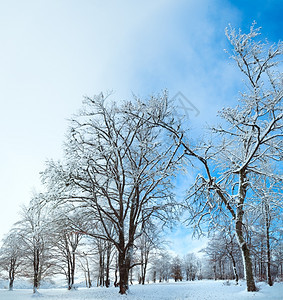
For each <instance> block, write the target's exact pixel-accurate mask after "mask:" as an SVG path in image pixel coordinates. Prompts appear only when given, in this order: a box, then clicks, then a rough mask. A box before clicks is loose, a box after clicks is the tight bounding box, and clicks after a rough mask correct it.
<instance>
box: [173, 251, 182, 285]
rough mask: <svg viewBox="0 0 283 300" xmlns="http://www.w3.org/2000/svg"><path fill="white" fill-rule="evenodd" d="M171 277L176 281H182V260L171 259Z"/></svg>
mask: <svg viewBox="0 0 283 300" xmlns="http://www.w3.org/2000/svg"><path fill="white" fill-rule="evenodd" d="M171 277H172V278H173V279H174V280H175V282H176V281H182V280H183V274H182V260H181V259H180V257H179V256H176V257H174V258H173V259H172V263H171Z"/></svg>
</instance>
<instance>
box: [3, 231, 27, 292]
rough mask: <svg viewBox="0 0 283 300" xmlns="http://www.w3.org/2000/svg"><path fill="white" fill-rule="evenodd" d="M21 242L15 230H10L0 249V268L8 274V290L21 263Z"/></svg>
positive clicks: (12, 284) (11, 288)
mask: <svg viewBox="0 0 283 300" xmlns="http://www.w3.org/2000/svg"><path fill="white" fill-rule="evenodd" d="M20 243H21V240H20V238H19V235H18V233H17V231H16V230H13V229H12V230H11V231H10V232H9V233H8V235H7V236H6V237H5V238H4V239H3V244H2V247H1V249H0V268H1V269H3V270H5V271H6V272H8V278H9V290H10V291H12V290H13V287H14V280H15V276H16V274H18V273H19V271H20V267H21V265H22V263H23V253H22V252H21V249H20V247H19V245H20Z"/></svg>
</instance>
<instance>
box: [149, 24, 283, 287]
mask: <svg viewBox="0 0 283 300" xmlns="http://www.w3.org/2000/svg"><path fill="white" fill-rule="evenodd" d="M226 35H227V37H228V39H229V41H230V42H231V44H232V46H233V56H232V58H233V59H234V60H235V61H236V63H237V65H238V67H239V69H240V71H241V72H242V74H243V75H244V76H245V78H246V91H245V92H243V93H242V95H241V102H240V103H239V105H238V106H237V107H236V108H225V109H223V110H222V112H221V113H220V115H221V117H222V118H223V120H224V121H225V124H227V126H226V125H225V126H224V125H223V126H220V127H218V128H213V131H212V132H213V134H214V143H213V142H210V141H209V140H206V141H203V142H201V143H200V144H198V145H193V143H192V142H191V141H190V140H189V138H188V136H187V132H185V131H183V130H182V129H181V125H180V124H179V123H176V122H174V120H172V117H171V119H168V120H167V122H164V119H161V118H160V116H164V114H165V113H166V112H167V110H166V104H163V105H160V101H157V102H156V103H157V104H156V113H155V124H158V125H159V126H161V127H163V128H166V129H167V130H168V131H169V132H170V133H172V135H173V136H174V137H175V138H176V139H177V140H181V143H182V146H183V149H184V153H185V155H186V157H187V158H188V159H189V161H190V162H191V163H192V164H194V165H197V166H198V167H199V168H201V166H202V167H203V173H201V174H199V175H198V176H197V178H196V181H195V183H194V185H193V186H192V188H191V189H190V192H189V196H188V199H189V202H188V208H189V212H190V214H191V218H190V220H191V221H192V222H193V223H194V224H195V225H196V227H198V228H200V225H201V223H202V222H209V223H208V224H209V226H210V227H211V228H214V227H215V225H217V224H220V223H222V222H223V221H224V219H226V220H227V217H228V219H230V220H231V222H232V223H233V224H234V230H235V233H236V237H237V241H238V244H239V246H240V249H241V252H242V257H243V262H244V267H245V268H244V269H245V278H246V282H247V290H248V291H255V290H256V286H255V282H254V277H253V267H252V261H251V256H250V249H249V247H248V243H247V240H246V237H245V230H244V226H245V224H244V212H245V208H246V205H247V201H248V200H249V199H250V197H249V195H250V193H252V189H251V186H252V184H253V182H254V180H255V176H254V175H255V174H262V173H263V170H262V169H261V168H260V166H261V164H263V163H265V164H266V162H267V161H276V162H277V165H278V166H277V174H274V173H272V174H269V173H266V174H264V175H265V176H267V177H270V178H274V179H277V180H282V175H280V174H279V173H280V170H282V168H280V163H281V164H282V148H283V147H282V146H283V139H282V136H283V133H282V131H283V123H282V119H283V112H282V96H283V91H282V74H281V73H279V72H278V70H277V69H276V67H277V66H278V63H279V57H280V55H282V51H283V47H282V42H279V43H278V44H277V45H272V46H268V44H264V43H262V42H260V41H259V42H257V41H255V39H256V38H257V36H258V35H259V29H256V28H254V25H253V26H251V29H250V32H249V33H248V34H244V33H242V32H241V31H239V32H238V33H236V31H235V30H234V29H231V28H230V29H227V30H226ZM164 100H165V101H164V103H166V97H165V99H164ZM214 144H216V145H214Z"/></svg>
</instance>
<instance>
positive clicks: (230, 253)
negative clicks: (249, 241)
mask: <svg viewBox="0 0 283 300" xmlns="http://www.w3.org/2000/svg"><path fill="white" fill-rule="evenodd" d="M229 255H230V257H231V260H232V265H233V272H234V276H235V281H236V285H238V282H239V275H238V272H237V268H236V261H235V259H234V255H233V252H232V251H230V252H229Z"/></svg>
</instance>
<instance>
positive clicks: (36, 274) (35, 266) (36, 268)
mask: <svg viewBox="0 0 283 300" xmlns="http://www.w3.org/2000/svg"><path fill="white" fill-rule="evenodd" d="M38 287H39V249H35V250H34V256H33V293H34V294H35V293H37V289H38Z"/></svg>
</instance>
